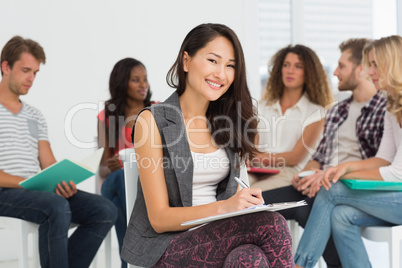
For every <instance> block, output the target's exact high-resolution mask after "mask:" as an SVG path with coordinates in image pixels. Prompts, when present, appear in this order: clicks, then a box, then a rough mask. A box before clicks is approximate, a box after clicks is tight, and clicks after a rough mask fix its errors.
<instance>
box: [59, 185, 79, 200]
mask: <svg viewBox="0 0 402 268" xmlns="http://www.w3.org/2000/svg"><path fill="white" fill-rule="evenodd" d="M69 183H70V186H69V185H68V184H67V182H65V181H62V182H61V183H59V184H57V188H56V194H58V195H60V196H62V197H64V198H66V199H67V198H70V197H72V196H73V195H75V194H76V193H77V186H76V185H75V183H74V182H73V181H70V182H69Z"/></svg>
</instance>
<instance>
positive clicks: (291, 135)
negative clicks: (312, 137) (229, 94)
mask: <svg viewBox="0 0 402 268" xmlns="http://www.w3.org/2000/svg"><path fill="white" fill-rule="evenodd" d="M324 117H325V108H324V107H322V106H320V105H317V104H314V103H312V102H311V101H310V100H309V99H308V97H307V96H306V95H305V94H304V95H303V96H302V97H301V98H300V100H299V101H298V102H297V103H296V104H295V105H294V106H293V107H291V108H289V109H287V110H286V111H285V113H284V114H282V108H281V105H280V103H279V101H276V102H275V103H273V104H272V105H268V104H267V103H266V102H265V101H263V102H260V103H259V104H258V118H259V123H258V136H259V150H260V151H263V152H272V153H284V152H289V151H292V150H293V148H294V147H295V145H296V143H297V142H298V140H299V139H300V137H301V136H302V134H303V131H304V129H305V128H306V127H307V126H308V125H310V124H312V123H314V122H317V121H320V120H321V119H323V118H324ZM318 140H319V139H318ZM316 145H318V141H317V143H316V144H315V146H316ZM315 146H314V148H307V151H308V154H307V155H306V157H305V158H304V159H303V160H302V161H301V162H300V163H299V164H298V165H297V166H296V168H297V169H299V170H301V169H302V168H304V166H305V165H306V164H307V161H308V160H309V159H310V158H311V155H312V154H314V152H315Z"/></svg>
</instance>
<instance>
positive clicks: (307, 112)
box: [249, 45, 332, 191]
mask: <svg viewBox="0 0 402 268" xmlns="http://www.w3.org/2000/svg"><path fill="white" fill-rule="evenodd" d="M270 70H271V71H270V77H269V79H268V82H267V86H266V89H265V92H264V94H263V97H262V99H261V101H260V103H259V105H258V117H259V124H258V137H257V139H256V140H257V142H256V144H257V145H258V149H259V150H260V151H261V153H259V154H257V156H256V157H254V158H253V161H252V165H255V164H256V162H257V163H258V164H260V165H262V166H263V167H274V168H280V174H277V175H274V176H272V175H266V174H265V175H256V174H249V179H250V181H251V184H252V186H253V187H256V188H260V189H262V190H263V191H267V190H272V189H275V188H280V187H285V186H289V185H291V179H292V177H293V176H294V175H295V174H296V173H298V172H299V171H300V170H301V169H302V168H303V167H304V166H305V165H306V163H307V161H308V159H309V153H312V152H313V150H314V148H315V146H316V145H317V142H318V140H319V137H320V135H321V133H322V130H323V126H324V113H325V107H326V106H327V105H329V104H330V103H331V102H332V93H331V89H330V86H329V83H328V79H327V75H326V73H325V70H324V67H323V66H322V64H321V62H320V60H319V58H318V56H317V55H316V53H315V52H314V51H313V50H312V49H310V48H308V47H306V46H303V45H295V46H290V45H289V46H287V47H285V48H283V49H281V50H279V51H278V52H277V53H276V54H275V55H274V56H273V57H272V59H271V63H270Z"/></svg>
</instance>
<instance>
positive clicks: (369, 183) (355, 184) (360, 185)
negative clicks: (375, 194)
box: [341, 180, 402, 191]
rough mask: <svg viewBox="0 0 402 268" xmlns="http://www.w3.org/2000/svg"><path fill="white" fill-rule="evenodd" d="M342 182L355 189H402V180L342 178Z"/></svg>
mask: <svg viewBox="0 0 402 268" xmlns="http://www.w3.org/2000/svg"><path fill="white" fill-rule="evenodd" d="M341 182H343V183H344V184H346V185H347V186H348V187H349V188H351V189H355V190H380V191H402V182H392V181H373V180H341Z"/></svg>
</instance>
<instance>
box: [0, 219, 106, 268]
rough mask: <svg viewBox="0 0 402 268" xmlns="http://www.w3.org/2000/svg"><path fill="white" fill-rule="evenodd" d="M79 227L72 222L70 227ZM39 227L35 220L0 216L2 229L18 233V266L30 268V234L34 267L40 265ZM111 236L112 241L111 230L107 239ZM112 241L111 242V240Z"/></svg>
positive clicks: (93, 264) (93, 265)
mask: <svg viewBox="0 0 402 268" xmlns="http://www.w3.org/2000/svg"><path fill="white" fill-rule="evenodd" d="M74 227H77V225H76V224H71V226H70V228H74ZM38 228H39V225H38V224H36V223H33V222H29V221H25V220H21V219H17V218H11V217H4V216H0V229H6V230H13V231H15V232H16V234H17V241H18V243H19V244H18V246H19V248H20V251H19V254H18V266H19V267H20V268H28V267H30V266H29V251H28V249H29V235H31V236H32V242H31V243H32V255H33V256H32V257H33V261H32V267H38V268H39V267H40V262H39V240H38V239H39V237H38ZM108 237H109V241H110V232H109V233H108V235H107V237H106V238H105V239H107V238H108ZM109 243H110V242H109ZM97 258H99V254H97V256H95V258H94V260H93V262H92V264H91V267H94V268H96V267H97ZM105 267H108V268H110V267H112V260H111V247H110V244H109V248H108V247H107V245H106V244H105Z"/></svg>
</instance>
